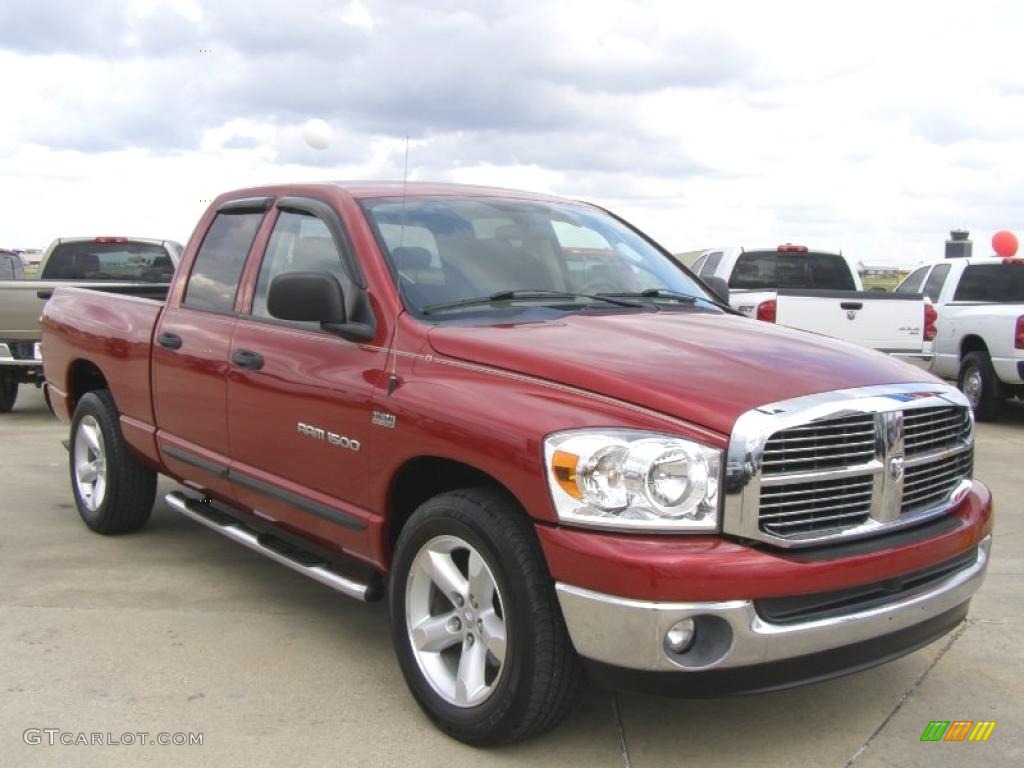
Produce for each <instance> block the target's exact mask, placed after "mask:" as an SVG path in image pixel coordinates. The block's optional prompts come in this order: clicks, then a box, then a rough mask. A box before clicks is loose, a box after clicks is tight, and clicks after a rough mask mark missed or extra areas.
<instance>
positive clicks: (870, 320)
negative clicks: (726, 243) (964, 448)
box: [691, 243, 936, 359]
mask: <svg viewBox="0 0 1024 768" xmlns="http://www.w3.org/2000/svg"><path fill="white" fill-rule="evenodd" d="M691 269H692V270H693V271H694V272H696V273H697V274H698V275H700V277H702V278H708V277H719V278H722V279H723V280H725V281H726V282H727V283H728V284H729V303H730V304H731V305H732V306H733V308H734V309H738V310H739V311H740V312H742V313H743V314H745V315H748V316H749V317H754V318H757V319H758V320H765V321H767V322H770V323H778V324H779V325H784V326H787V327H789V328H798V329H800V330H804V331H812V332H814V333H820V334H822V335H825V336H833V337H835V338H837V339H843V340H844V341H849V342H853V343H854V344H859V345H860V346H863V347H869V348H871V349H875V350H878V351H879V352H886V353H888V354H892V355H897V356H899V357H906V358H925V359H926V358H927V357H929V355H930V354H931V340H932V339H933V338H934V336H935V330H936V329H935V320H936V313H935V308H934V307H933V306H931V304H930V303H929V302H927V301H925V299H924V298H923V297H922V296H921V295H920V294H919V293H915V294H909V293H901V294H894V293H883V292H880V291H864V287H863V285H862V284H861V281H860V276H859V275H858V274H857V270H856V268H855V267H854V266H853V265H852V264H851V263H850V260H849V259H848V258H847V257H845V256H843V255H842V254H840V253H829V252H826V251H812V250H810V249H808V248H807V246H804V245H792V244H788V243H787V244H786V245H780V246H778V247H776V248H762V249H756V250H744V249H743V248H735V247H734V248H715V249H712V250H708V251H705V252H704V253H702V254H701V256H700V257H699V258H698V259H697V261H696V262H694V264H693V267H691Z"/></svg>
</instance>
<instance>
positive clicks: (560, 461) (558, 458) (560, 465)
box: [551, 451, 583, 499]
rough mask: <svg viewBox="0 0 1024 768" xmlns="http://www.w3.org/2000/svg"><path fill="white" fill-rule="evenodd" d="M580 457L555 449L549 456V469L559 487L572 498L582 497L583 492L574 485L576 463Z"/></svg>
mask: <svg viewBox="0 0 1024 768" xmlns="http://www.w3.org/2000/svg"><path fill="white" fill-rule="evenodd" d="M579 460H580V457H579V456H577V455H576V454H575V453H569V452H568V451H555V453H554V455H552V457H551V471H552V472H554V474H555V480H557V481H558V485H559V487H560V488H561V489H562V490H563V491H565V492H566V493H568V494H569V495H570V496H572V497H573V498H574V499H582V498H583V494H582V493H581V492H580V489H579V486H578V485H576V465H577V464H578V463H579Z"/></svg>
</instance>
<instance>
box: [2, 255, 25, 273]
mask: <svg viewBox="0 0 1024 768" xmlns="http://www.w3.org/2000/svg"><path fill="white" fill-rule="evenodd" d="M24 276H25V265H24V264H23V263H22V261H21V256H20V255H19V254H18V253H16V252H15V251H8V250H7V249H6V248H0V280H20V279H21V278H23V277H24Z"/></svg>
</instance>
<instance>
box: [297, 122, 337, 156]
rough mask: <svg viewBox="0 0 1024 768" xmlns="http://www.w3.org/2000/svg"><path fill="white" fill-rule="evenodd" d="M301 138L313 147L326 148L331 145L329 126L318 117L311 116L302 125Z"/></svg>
mask: <svg viewBox="0 0 1024 768" xmlns="http://www.w3.org/2000/svg"><path fill="white" fill-rule="evenodd" d="M302 138H304V139H305V140H306V143H307V144H309V146H311V147H312V148H313V149H327V148H328V147H329V146H331V138H332V131H331V126H329V125H328V124H327V123H326V122H325V121H323V120H321V119H320V118H313V119H312V120H310V121H308V122H307V123H306V124H305V125H304V126H302Z"/></svg>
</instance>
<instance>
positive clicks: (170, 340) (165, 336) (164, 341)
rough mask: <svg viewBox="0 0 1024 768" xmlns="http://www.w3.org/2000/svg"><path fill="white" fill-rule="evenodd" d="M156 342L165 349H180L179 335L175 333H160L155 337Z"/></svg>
mask: <svg viewBox="0 0 1024 768" xmlns="http://www.w3.org/2000/svg"><path fill="white" fill-rule="evenodd" d="M156 343H157V344H159V345H160V346H161V347H164V348H166V349H181V336H179V335H178V334H176V333H161V334H160V335H159V336H157V337H156Z"/></svg>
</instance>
